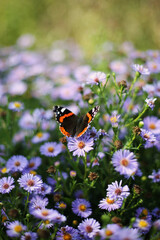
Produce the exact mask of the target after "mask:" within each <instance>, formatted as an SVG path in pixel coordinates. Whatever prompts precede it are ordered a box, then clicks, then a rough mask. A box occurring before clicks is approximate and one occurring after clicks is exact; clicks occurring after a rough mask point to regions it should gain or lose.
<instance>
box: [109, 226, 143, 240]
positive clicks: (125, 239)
mask: <svg viewBox="0 0 160 240" xmlns="http://www.w3.org/2000/svg"><path fill="white" fill-rule="evenodd" d="M110 240H142V238H141V237H140V233H139V231H138V230H137V229H134V228H126V227H124V228H119V229H118V231H116V232H115V233H114V234H113V236H111V238H110Z"/></svg>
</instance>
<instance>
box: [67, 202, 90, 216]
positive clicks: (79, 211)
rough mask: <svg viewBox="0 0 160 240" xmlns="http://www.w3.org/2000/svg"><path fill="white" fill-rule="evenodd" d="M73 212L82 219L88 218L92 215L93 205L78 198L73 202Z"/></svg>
mask: <svg viewBox="0 0 160 240" xmlns="http://www.w3.org/2000/svg"><path fill="white" fill-rule="evenodd" d="M72 211H73V212H74V213H75V214H76V215H78V216H80V217H84V218H87V217H88V216H90V215H91V213H92V210H91V204H90V202H88V201H87V200H85V199H82V198H77V199H76V200H74V201H73V202H72Z"/></svg>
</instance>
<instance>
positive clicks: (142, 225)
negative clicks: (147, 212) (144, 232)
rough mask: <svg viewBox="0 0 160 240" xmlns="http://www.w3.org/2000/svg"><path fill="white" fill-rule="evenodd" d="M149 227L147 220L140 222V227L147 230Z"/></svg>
mask: <svg viewBox="0 0 160 240" xmlns="http://www.w3.org/2000/svg"><path fill="white" fill-rule="evenodd" d="M147 226H148V223H147V221H145V220H140V222H139V227H141V228H145V227H147Z"/></svg>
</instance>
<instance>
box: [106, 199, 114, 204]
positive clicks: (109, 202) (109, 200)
mask: <svg viewBox="0 0 160 240" xmlns="http://www.w3.org/2000/svg"><path fill="white" fill-rule="evenodd" d="M106 202H107V203H108V204H113V203H114V199H109V198H107V199H106Z"/></svg>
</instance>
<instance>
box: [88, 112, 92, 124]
mask: <svg viewBox="0 0 160 240" xmlns="http://www.w3.org/2000/svg"><path fill="white" fill-rule="evenodd" d="M87 117H88V118H89V119H88V123H90V122H91V121H92V116H91V114H90V113H87Z"/></svg>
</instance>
